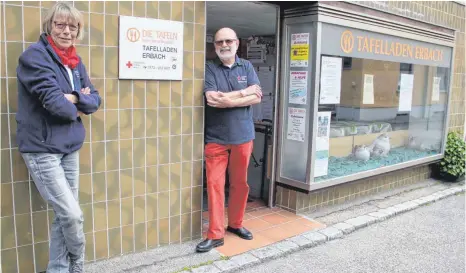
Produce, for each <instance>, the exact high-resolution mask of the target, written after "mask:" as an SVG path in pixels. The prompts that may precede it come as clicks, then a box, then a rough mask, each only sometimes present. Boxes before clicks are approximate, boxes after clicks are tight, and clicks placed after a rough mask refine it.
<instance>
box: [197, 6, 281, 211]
mask: <svg viewBox="0 0 466 273" xmlns="http://www.w3.org/2000/svg"><path fill="white" fill-rule="evenodd" d="M277 13H278V9H277V8H276V7H275V6H274V5H270V4H264V3H258V2H228V1H226V2H221V1H218V2H217V1H207V2H206V19H207V24H206V32H207V37H206V54H205V56H206V61H207V60H212V59H214V58H215V57H216V53H215V48H214V44H213V39H214V34H215V32H216V31H217V30H218V29H220V28H222V27H229V28H232V29H233V30H235V32H236V33H237V36H238V39H239V40H240V46H239V48H238V53H237V54H238V56H239V57H240V58H243V59H246V60H249V61H250V62H251V63H252V64H253V66H254V68H255V71H256V73H257V75H258V77H259V80H260V82H261V87H262V92H263V98H262V102H261V103H260V104H257V105H254V106H253V118H254V123H255V128H256V139H255V140H254V150H253V153H252V156H251V159H250V164H249V169H248V183H249V187H250V193H249V198H248V202H250V203H252V202H254V203H260V202H262V203H263V204H266V203H267V202H268V196H269V185H270V183H269V179H268V178H269V177H270V166H271V165H270V163H271V146H272V139H271V135H272V131H273V113H274V107H273V106H274V92H275V71H276V70H275V65H276V60H277V52H276V26H277ZM204 174H205V173H204ZM206 181H207V180H206V177H205V175H204V195H203V196H204V205H203V210H204V211H207V210H208V205H207V204H208V203H207V189H206V183H207V182H206ZM228 187H229V181H228V174H227V175H226V185H225V199H226V200H225V206H227V205H228Z"/></svg>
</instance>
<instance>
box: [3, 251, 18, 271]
mask: <svg viewBox="0 0 466 273" xmlns="http://www.w3.org/2000/svg"><path fill="white" fill-rule="evenodd" d="M0 255H2V272H3V273H16V272H18V267H17V261H18V260H17V259H16V248H12V249H8V250H2V251H1V252H0Z"/></svg>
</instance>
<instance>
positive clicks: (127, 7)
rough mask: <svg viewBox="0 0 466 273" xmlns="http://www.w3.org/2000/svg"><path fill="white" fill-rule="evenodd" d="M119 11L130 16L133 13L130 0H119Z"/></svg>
mask: <svg viewBox="0 0 466 273" xmlns="http://www.w3.org/2000/svg"><path fill="white" fill-rule="evenodd" d="M118 4H119V12H120V15H126V16H131V15H133V11H132V9H133V7H132V6H133V5H132V1H119V3H118Z"/></svg>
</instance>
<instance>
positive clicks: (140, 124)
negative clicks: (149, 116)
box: [132, 109, 145, 138]
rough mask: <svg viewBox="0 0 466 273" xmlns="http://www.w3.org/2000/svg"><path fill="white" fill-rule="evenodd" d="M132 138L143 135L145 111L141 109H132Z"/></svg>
mask: <svg viewBox="0 0 466 273" xmlns="http://www.w3.org/2000/svg"><path fill="white" fill-rule="evenodd" d="M132 122H133V138H143V137H145V134H144V133H145V127H144V126H145V111H144V110H143V109H135V110H133V121H132Z"/></svg>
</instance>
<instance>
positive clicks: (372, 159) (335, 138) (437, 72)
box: [314, 55, 450, 183]
mask: <svg viewBox="0 0 466 273" xmlns="http://www.w3.org/2000/svg"><path fill="white" fill-rule="evenodd" d="M324 57H330V58H336V59H337V58H343V57H342V56H335V55H322V56H321V58H324ZM344 59H346V58H344ZM344 59H343V61H342V63H343V67H342V74H341V86H340V88H341V91H340V96H341V97H340V103H338V104H332V105H331V106H333V107H334V109H332V107H330V105H325V104H319V109H318V111H319V112H325V111H329V109H332V110H334V112H335V114H332V115H331V116H330V117H331V119H330V133H329V136H330V137H329V146H330V147H329V151H328V169H327V173H326V174H325V175H322V176H317V175H316V176H315V178H314V182H316V183H318V182H321V181H325V180H328V179H333V178H339V177H344V176H348V175H352V174H356V173H360V172H366V171H371V170H375V169H378V168H381V167H386V166H391V165H396V164H401V163H405V162H409V161H412V160H416V159H421V158H425V157H429V156H432V155H438V154H440V153H441V149H442V143H443V138H444V128H445V126H444V125H445V117H446V115H447V111H446V106H447V101H448V97H447V93H446V90H447V89H448V75H449V73H450V71H449V69H448V68H445V67H435V66H428V65H419V64H412V63H398V62H390V61H385V60H374V59H363V58H351V69H349V70H348V69H345V68H344V64H345V61H344ZM442 91H443V92H442ZM332 112H333V111H332ZM318 137H319V132H318V134H317V138H318ZM316 154H317V155H318V152H316ZM317 155H316V159H317V160H318V158H319V157H318V156H317ZM315 165H318V164H317V163H316V164H315ZM317 173H318V172H317Z"/></svg>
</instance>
